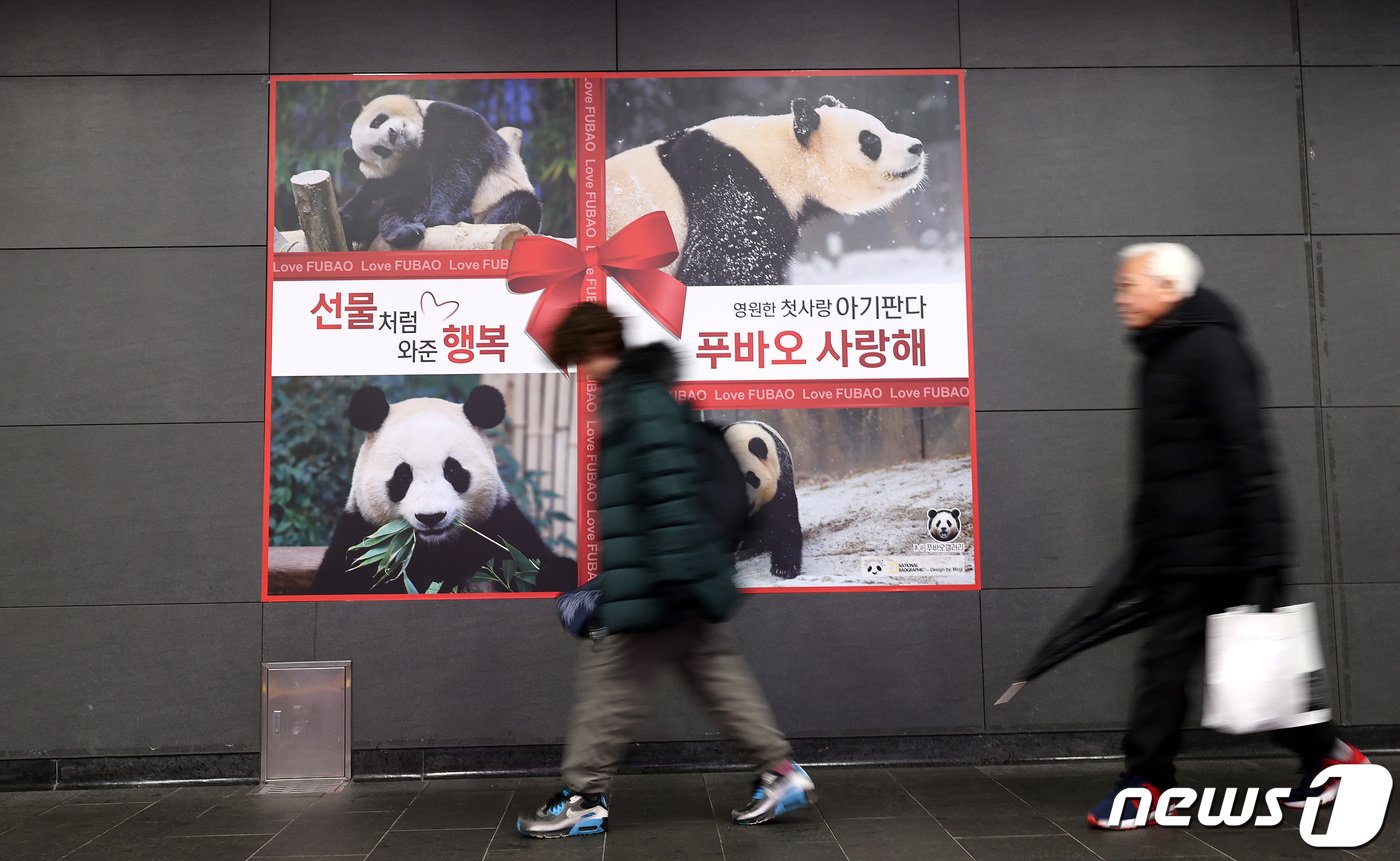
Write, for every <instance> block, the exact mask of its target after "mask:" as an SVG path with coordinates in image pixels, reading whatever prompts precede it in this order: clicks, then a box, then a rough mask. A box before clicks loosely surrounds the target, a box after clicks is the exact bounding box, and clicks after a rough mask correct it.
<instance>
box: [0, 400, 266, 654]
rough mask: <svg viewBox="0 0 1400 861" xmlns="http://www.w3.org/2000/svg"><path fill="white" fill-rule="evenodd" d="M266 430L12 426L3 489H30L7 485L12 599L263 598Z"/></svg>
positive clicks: (8, 592) (1, 504)
mask: <svg viewBox="0 0 1400 861" xmlns="http://www.w3.org/2000/svg"><path fill="white" fill-rule="evenodd" d="M262 438H263V434H262V425H261V424H222V425H221V424H204V425H199V424H190V425H118V426H111V425H95V426H86V427H35V428H25V427H12V428H0V451H4V452H5V453H6V457H5V458H4V459H3V460H0V487H7V488H25V492H24V493H6V494H3V495H0V523H3V524H5V531H6V539H5V562H6V573H5V575H4V581H5V596H6V597H5V603H6V605H7V606H11V607H26V606H36V605H44V606H47V605H61V606H72V605H82V604H140V603H152V604H185V603H188V604H196V603H202V602H217V601H256V600H257V599H258V595H259V589H260V586H259V572H260V571H261V568H262V563H261V553H262V549H261V539H260V537H259V535H260V533H261V530H262V513H261V508H262V469H261V467H260V466H259V464H261V463H262V454H261V452H262ZM254 624H255V625H256V622H254ZM127 633H128V634H130V635H131V636H132V637H133V639H137V640H141V639H144V637H145V636H146V634H145V632H142V631H141V630H140V629H139V628H134V629H130V630H129V631H128V632H127ZM174 647H175V648H178V646H174Z"/></svg>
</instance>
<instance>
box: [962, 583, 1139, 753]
mask: <svg viewBox="0 0 1400 861" xmlns="http://www.w3.org/2000/svg"><path fill="white" fill-rule="evenodd" d="M1083 594H1084V590H1082V589H1013V590H995V591H988V592H985V593H983V595H982V628H983V644H984V648H985V650H986V651H985V654H984V656H983V666H982V671H983V673H984V674H985V675H986V678H987V691H986V705H987V728H988V729H992V730H1003V731H1005V730H1051V729H1118V728H1120V727H1123V726H1125V725H1126V724H1127V717H1128V697H1129V694H1130V692H1131V690H1132V678H1133V676H1132V668H1133V655H1134V652H1135V651H1136V648H1137V645H1138V643H1140V642H1141V635H1132V636H1128V637H1122V638H1119V639H1118V640H1115V641H1113V642H1111V643H1108V644H1106V645H1102V646H1099V647H1098V648H1095V649H1092V650H1090V651H1089V652H1086V653H1083V654H1081V655H1079V656H1077V657H1075V658H1073V659H1071V660H1070V661H1068V662H1066V663H1064V664H1061V665H1060V666H1059V667H1057V668H1055V669H1053V670H1051V671H1050V672H1048V673H1046V674H1045V675H1044V676H1041V677H1040V678H1039V679H1036V680H1035V681H1034V682H1031V683H1030V684H1029V685H1027V686H1026V687H1025V689H1023V690H1022V691H1021V693H1020V694H1018V695H1017V696H1016V698H1015V699H1014V700H1012V701H1011V702H1009V703H1007V704H1006V705H1002V706H995V705H993V703H995V702H996V700H997V698H998V697H1000V696H1001V694H1002V692H1003V691H1005V690H1006V687H1007V685H1009V684H1011V683H1012V682H1013V681H1016V679H1017V677H1018V675H1019V673H1020V670H1021V668H1022V667H1023V666H1024V665H1025V663H1026V661H1027V660H1029V659H1030V656H1031V654H1032V653H1033V652H1034V651H1035V649H1036V648H1037V647H1038V646H1039V645H1040V642H1041V640H1042V639H1043V638H1044V637H1046V636H1047V635H1049V633H1050V631H1051V629H1053V628H1054V626H1055V624H1056V623H1058V622H1059V621H1060V619H1061V618H1062V617H1063V616H1064V615H1065V614H1066V613H1068V612H1069V609H1070V608H1071V607H1072V606H1073V605H1074V602H1075V601H1077V600H1079V599H1080V597H1081V596H1082V595H1083Z"/></svg>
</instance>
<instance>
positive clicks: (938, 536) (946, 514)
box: [928, 508, 962, 542]
mask: <svg viewBox="0 0 1400 861" xmlns="http://www.w3.org/2000/svg"><path fill="white" fill-rule="evenodd" d="M960 517H961V514H960V512H959V511H958V510H957V509H956V508H930V509H929V510H928V535H929V537H930V538H932V539H933V540H935V541H944V542H947V541H952V540H953V539H954V538H957V537H958V534H959V533H960V532H962V521H961V519H960Z"/></svg>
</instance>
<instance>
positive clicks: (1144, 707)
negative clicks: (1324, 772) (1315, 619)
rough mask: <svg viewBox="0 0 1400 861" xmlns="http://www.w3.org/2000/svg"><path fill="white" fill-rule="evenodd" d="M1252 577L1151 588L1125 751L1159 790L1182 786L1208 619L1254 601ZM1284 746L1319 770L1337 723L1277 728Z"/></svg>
mask: <svg viewBox="0 0 1400 861" xmlns="http://www.w3.org/2000/svg"><path fill="white" fill-rule="evenodd" d="M1253 585H1254V584H1252V583H1251V582H1250V581H1249V580H1248V579H1247V578H1238V579H1237V578H1215V577H1202V578H1199V579H1167V578H1164V579H1162V580H1160V581H1158V582H1156V583H1154V584H1153V589H1154V590H1155V592H1156V598H1157V601H1158V605H1159V607H1160V610H1159V611H1158V615H1157V618H1156V621H1154V622H1153V623H1152V625H1151V626H1150V627H1149V628H1148V634H1147V642H1145V643H1144V644H1143V646H1142V651H1141V652H1139V653H1138V661H1137V680H1136V686H1135V688H1134V690H1133V702H1132V709H1131V712H1130V714H1129V717H1128V731H1127V733H1126V734H1125V735H1124V736H1123V753H1124V757H1125V759H1126V767H1127V770H1128V772H1129V773H1131V774H1136V775H1139V776H1141V777H1142V778H1143V779H1145V780H1147V782H1149V783H1152V784H1154V785H1156V786H1157V787H1158V788H1166V787H1170V786H1175V785H1176V766H1175V765H1174V764H1173V760H1175V759H1176V754H1177V752H1178V751H1179V750H1181V731H1182V727H1183V725H1184V724H1185V723H1186V711H1187V708H1188V705H1189V697H1188V693H1187V690H1186V688H1187V683H1188V681H1189V679H1190V676H1191V673H1192V670H1193V669H1194V668H1195V667H1196V666H1197V664H1199V663H1200V662H1201V661H1202V659H1203V657H1204V654H1205V648H1206V617H1207V616H1209V615H1210V614H1212V613H1219V612H1220V611H1221V610H1224V609H1226V608H1227V607H1232V606H1236V605H1238V604H1243V603H1251V602H1250V601H1249V599H1250V598H1251V597H1252V596H1251V588H1252V586H1253ZM1271 735H1272V736H1273V739H1274V741H1275V742H1277V743H1278V744H1280V745H1282V746H1284V747H1286V748H1288V749H1289V750H1291V751H1293V752H1294V753H1296V754H1298V756H1299V757H1300V758H1301V759H1302V761H1303V767H1304V768H1307V769H1311V768H1316V767H1317V766H1319V765H1320V764H1321V762H1322V758H1323V757H1324V756H1326V755H1327V753H1328V752H1329V751H1330V750H1331V748H1332V744H1333V742H1334V740H1335V738H1336V728H1335V727H1334V726H1333V725H1332V723H1331V721H1327V722H1325V723H1320V724H1311V725H1308V726H1301V727H1296V728H1293V729H1286V730H1278V731H1275V732H1274V733H1272V734H1271Z"/></svg>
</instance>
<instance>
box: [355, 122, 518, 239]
mask: <svg viewBox="0 0 1400 861" xmlns="http://www.w3.org/2000/svg"><path fill="white" fill-rule="evenodd" d="M341 114H342V119H344V120H346V121H348V122H350V123H351V126H350V144H351V145H350V148H349V149H347V150H345V163H346V165H347V166H350V167H358V168H359V171H360V173H361V174H363V175H364V177H365V182H364V185H362V186H360V187H359V188H358V189H356V191H355V193H354V194H353V195H351V196H350V199H348V200H347V201H345V203H344V205H342V206H341V207H340V220H341V224H342V226H343V227H344V229H345V238H346V239H347V240H348V241H350V242H352V243H355V244H356V245H358V246H360V247H368V246H369V244H370V243H371V242H373V241H374V238H375V237H376V236H383V237H384V241H385V242H387V243H389V244H390V245H391V246H393V247H395V248H407V247H412V246H414V245H417V244H418V243H419V242H421V241H422V239H423V232H424V230H426V229H427V228H429V227H436V226H438V225H442V224H458V223H467V224H523V225H524V226H526V227H528V228H530V230H531V231H534V232H536V233H538V232H539V230H540V220H541V209H540V199H539V197H538V196H537V195H536V194H535V189H534V186H533V185H531V184H530V177H529V175H528V174H527V173H526V171H525V163H524V162H523V161H521V160H520V152H519V148H518V138H516V137H515V136H514V135H511V136H510V140H512V141H516V143H517V146H512V145H511V142H510V141H508V140H507V137H503V136H502V134H500V133H498V132H497V131H496V130H495V129H494V128H492V127H491V125H490V123H488V122H486V118H485V117H483V116H482V115H481V114H479V113H477V112H476V111H474V110H472V109H471V108H465V107H462V106H461V105H457V104H453V103H452V102H439V101H425V100H422V99H414V98H412V97H410V96H405V95H387V96H380V97H379V98H377V99H374V100H373V101H371V102H370V103H369V104H367V105H365V106H363V107H361V106H360V105H359V104H357V103H355V102H346V103H345V105H343V106H342V108H341ZM512 131H514V130H512Z"/></svg>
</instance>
